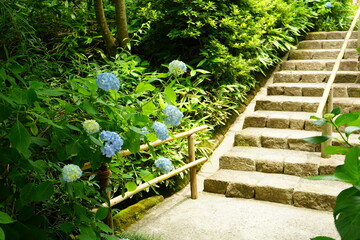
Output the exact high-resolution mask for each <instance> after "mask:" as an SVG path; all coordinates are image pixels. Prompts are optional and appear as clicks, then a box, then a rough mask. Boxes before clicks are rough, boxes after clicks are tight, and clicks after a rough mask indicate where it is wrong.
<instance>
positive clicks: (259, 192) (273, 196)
mask: <svg viewBox="0 0 360 240" xmlns="http://www.w3.org/2000/svg"><path fill="white" fill-rule="evenodd" d="M298 182H299V178H298V177H294V176H288V175H273V176H271V177H270V176H269V177H268V178H265V179H264V180H262V181H260V182H259V183H258V184H257V185H256V186H255V199H258V200H265V201H270V202H277V203H284V204H290V205H291V204H293V192H294V188H295V186H296V185H297V184H298Z"/></svg>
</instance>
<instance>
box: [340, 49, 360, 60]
mask: <svg viewBox="0 0 360 240" xmlns="http://www.w3.org/2000/svg"><path fill="white" fill-rule="evenodd" d="M358 57H359V53H358V52H357V51H356V50H355V49H346V50H345V54H344V58H345V59H350V58H356V59H357V58H358Z"/></svg>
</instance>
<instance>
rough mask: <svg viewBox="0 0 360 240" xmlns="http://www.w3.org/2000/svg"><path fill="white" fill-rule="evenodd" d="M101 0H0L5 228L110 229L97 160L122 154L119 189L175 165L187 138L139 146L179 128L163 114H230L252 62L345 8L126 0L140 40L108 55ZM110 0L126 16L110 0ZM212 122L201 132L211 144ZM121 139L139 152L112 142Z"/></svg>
mask: <svg viewBox="0 0 360 240" xmlns="http://www.w3.org/2000/svg"><path fill="white" fill-rule="evenodd" d="M92 2H93V1H88V2H87V1H77V0H76V1H67V0H65V1H63V0H61V1H60V0H42V1H36V0H35V1H26V0H14V1H7V0H0V16H1V17H0V36H1V38H0V138H1V142H0V179H1V183H0V199H1V200H0V227H1V228H0V239H4V236H5V235H6V238H7V239H14V240H16V239H25V238H26V239H49V238H51V239H72V238H75V236H77V237H78V239H80V240H81V239H100V238H101V236H102V237H104V238H107V239H112V238H113V237H112V236H111V235H110V234H111V233H112V231H111V229H109V228H108V227H107V226H106V225H105V224H104V223H103V222H102V220H103V219H104V218H106V216H107V213H108V211H109V209H107V208H100V210H99V211H98V212H97V213H96V214H95V213H93V212H90V211H89V210H90V209H92V208H94V207H100V206H101V205H100V204H101V203H102V202H106V201H107V197H106V194H105V193H104V192H105V190H106V189H105V190H104V189H102V187H101V186H100V185H99V182H100V180H101V179H99V178H98V176H97V174H98V169H99V168H101V167H102V166H104V164H105V163H106V164H108V165H109V166H110V169H111V170H112V172H113V175H112V176H111V185H110V187H109V188H108V189H107V190H109V189H110V188H111V189H112V190H114V192H117V193H119V194H121V193H124V192H125V191H127V190H133V189H134V188H135V187H136V185H137V184H140V183H142V182H144V181H148V180H149V179H151V178H153V177H156V176H157V175H159V174H161V173H162V171H163V172H167V171H169V170H170V168H171V167H172V166H171V165H170V162H169V161H168V160H170V161H171V163H172V165H173V167H176V166H179V165H182V164H184V161H185V159H186V157H187V153H186V142H185V141H181V140H179V141H175V142H173V143H171V144H169V145H167V146H165V147H163V146H162V147H158V148H156V149H151V151H150V152H141V153H137V151H138V150H139V145H140V144H141V143H146V142H149V141H153V140H156V139H157V138H160V139H163V138H165V136H167V134H166V131H165V130H164V128H163V125H161V124H155V125H153V124H154V122H155V121H158V122H160V123H167V124H168V125H169V124H170V125H172V127H170V128H169V129H170V130H172V131H170V132H169V134H170V135H171V134H173V133H176V132H179V131H184V130H188V129H191V128H193V127H196V126H199V125H202V124H208V125H209V126H210V127H213V128H216V127H218V126H220V125H224V124H225V123H226V121H227V120H228V118H229V116H230V115H231V114H233V113H234V112H236V109H237V107H238V105H239V104H240V103H241V102H242V101H244V99H245V98H246V93H247V92H248V91H249V90H250V89H251V88H252V87H254V86H255V84H256V79H255V77H254V73H257V72H265V71H266V70H267V68H269V67H270V66H273V65H274V64H275V63H277V62H278V61H279V60H280V57H281V54H282V53H283V52H285V51H287V50H288V49H289V48H290V47H291V46H292V44H293V43H295V42H296V39H297V37H301V35H302V34H304V33H305V32H306V31H307V30H309V29H311V27H313V26H314V25H313V23H312V22H313V21H314V20H315V19H316V17H318V19H319V22H318V23H316V24H317V25H316V26H320V24H321V23H322V22H321V17H323V19H326V18H325V16H327V14H330V13H331V17H330V18H331V19H334V22H336V23H337V22H339V21H340V20H341V21H342V20H343V19H344V18H343V15H341V14H343V12H341V14H340V13H339V14H338V9H340V5H337V4H338V3H333V6H334V8H333V9H328V8H326V7H325V1H324V2H322V1H314V2H313V1H290V0H288V1H284V0H276V1H269V0H261V1H253V0H249V1H205V0H196V1H172V2H170V1H162V0H157V1H155V0H151V1H142V0H139V1H128V16H129V20H130V24H129V32H130V35H131V36H130V40H131V41H130V46H131V47H132V49H131V53H133V54H130V52H129V49H119V52H118V54H117V55H116V56H111V57H109V56H106V54H104V52H105V50H104V49H105V46H104V44H103V42H102V38H101V36H100V35H99V33H98V32H97V26H96V24H95V17H94V13H93V7H92ZM320 2H321V3H322V5H321V4H320ZM318 3H319V4H318ZM104 6H105V8H106V15H107V17H108V19H114V16H115V11H114V7H113V5H112V1H110V0H105V1H104ZM335 7H336V8H335ZM341 9H343V8H341ZM338 20H339V21H338ZM109 23H110V28H112V29H113V28H114V24H113V22H112V21H109ZM341 24H342V23H341ZM324 26H325V25H324ZM325 27H326V26H325ZM136 53H137V54H136ZM174 59H178V60H182V61H184V62H185V63H187V65H186V66H185V65H184V63H182V62H178V61H175V62H172V63H173V64H169V63H170V62H171V61H172V60H174ZM161 64H165V65H161ZM166 67H169V70H170V72H168V69H167V68H166ZM174 67H177V69H174ZM204 69H206V70H204ZM104 73H106V74H105V75H99V74H104ZM110 73H111V74H110ZM99 76H100V77H99ZM116 79H118V80H119V82H117V80H116ZM108 81H110V82H108ZM169 105H170V106H171V105H174V106H176V107H177V108H178V109H180V111H181V112H182V113H181V114H180V113H179V112H178V111H177V110H176V109H174V108H172V107H170V108H168V106H169ZM164 111H165V112H164ZM169 114H170V115H171V116H172V117H171V118H170V119H169V118H168V116H169ZM182 114H183V115H184V117H183V118H182V121H181V122H180V125H179V120H180V115H181V117H182ZM97 124H98V125H97ZM177 125H179V126H178V127H176V128H175V127H174V126H177ZM98 128H99V130H98ZM144 128H146V129H144ZM104 131H105V132H104ZM147 132H149V134H148V135H146V134H145V133H147ZM144 135H146V136H144ZM210 136H211V132H208V133H201V134H198V135H197V137H198V142H202V143H203V144H204V143H205V144H207V145H210V140H209V139H210ZM119 148H121V149H129V150H130V151H131V152H133V153H137V154H136V155H134V157H126V158H125V157H121V156H119V155H115V156H112V155H113V153H114V152H115V151H118V150H119ZM206 150H207V149H206V147H200V148H198V152H197V154H203V155H206V153H207V151H206ZM159 158H160V160H161V161H158V162H157V164H154V163H155V161H156V160H157V159H159ZM164 159H168V160H164ZM88 162H89V163H90V164H91V168H89V167H86V168H83V165H84V164H85V165H86V163H88ZM87 166H88V165H87ZM64 167H65V168H64ZM80 168H82V170H81V169H80ZM81 175H82V177H81ZM166 185H167V187H169V188H176V185H175V184H174V181H167V182H166Z"/></svg>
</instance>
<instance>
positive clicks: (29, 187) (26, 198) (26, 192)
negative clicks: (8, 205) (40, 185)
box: [20, 183, 35, 204]
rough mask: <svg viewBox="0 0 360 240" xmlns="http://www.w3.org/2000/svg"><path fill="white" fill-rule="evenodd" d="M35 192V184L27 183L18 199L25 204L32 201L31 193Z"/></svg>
mask: <svg viewBox="0 0 360 240" xmlns="http://www.w3.org/2000/svg"><path fill="white" fill-rule="evenodd" d="M34 192H35V184H34V183H28V184H26V185H25V186H23V187H22V188H21V190H20V199H21V200H22V201H23V202H24V204H27V203H29V202H32V201H33V193H34Z"/></svg>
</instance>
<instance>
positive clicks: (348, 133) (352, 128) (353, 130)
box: [344, 126, 360, 137]
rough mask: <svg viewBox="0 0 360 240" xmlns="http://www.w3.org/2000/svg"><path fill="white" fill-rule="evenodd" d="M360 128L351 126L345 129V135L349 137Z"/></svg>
mask: <svg viewBox="0 0 360 240" xmlns="http://www.w3.org/2000/svg"><path fill="white" fill-rule="evenodd" d="M359 130H360V127H356V126H349V127H347V128H345V131H344V132H345V135H346V136H347V137H349V136H350V135H351V134H352V133H353V132H356V131H359Z"/></svg>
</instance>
